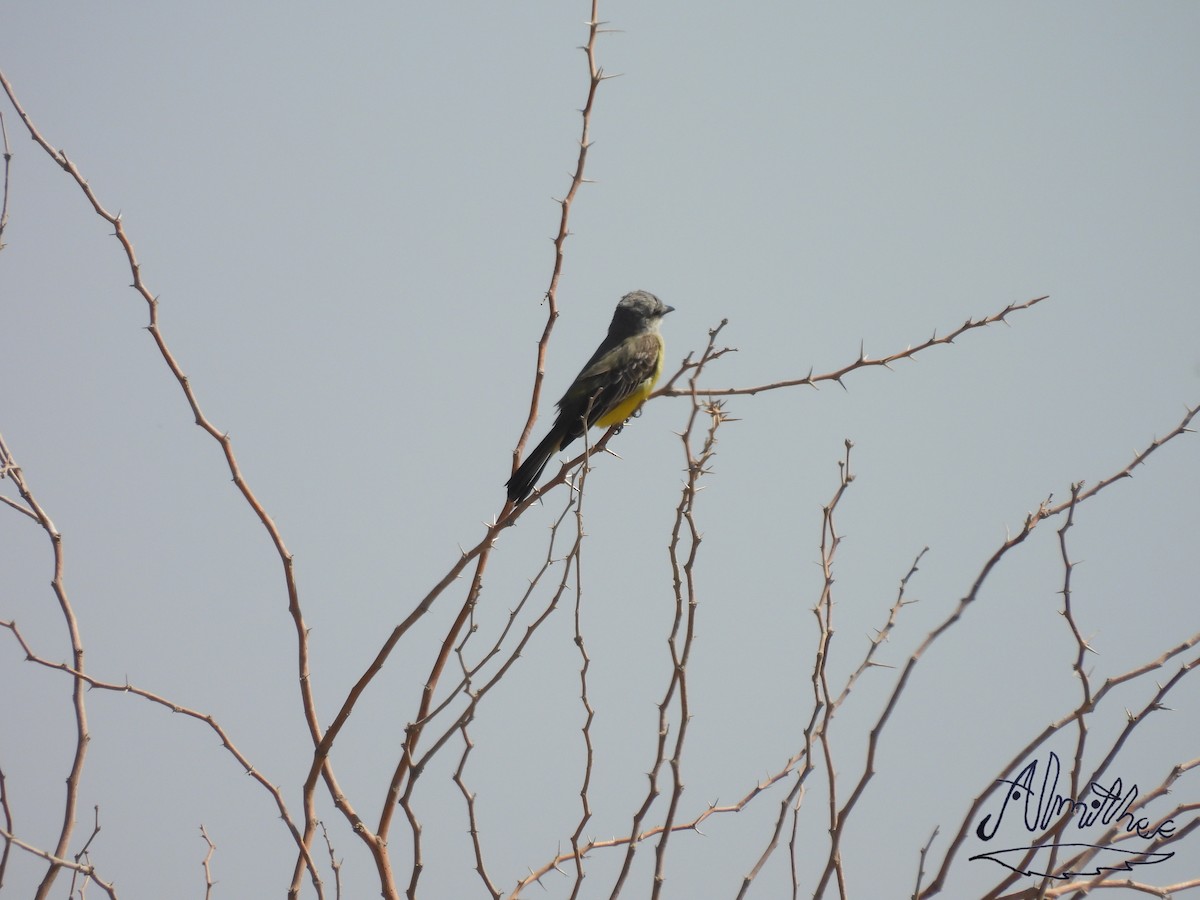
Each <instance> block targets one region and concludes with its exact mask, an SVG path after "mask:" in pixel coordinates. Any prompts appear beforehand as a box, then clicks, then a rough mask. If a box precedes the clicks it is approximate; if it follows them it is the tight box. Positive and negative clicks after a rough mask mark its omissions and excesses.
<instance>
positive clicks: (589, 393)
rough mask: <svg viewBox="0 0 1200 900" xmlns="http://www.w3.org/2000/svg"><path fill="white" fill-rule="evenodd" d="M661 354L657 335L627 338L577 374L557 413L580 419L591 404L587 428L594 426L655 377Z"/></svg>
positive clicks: (660, 341) (640, 335) (648, 334)
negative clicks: (649, 379) (646, 381)
mask: <svg viewBox="0 0 1200 900" xmlns="http://www.w3.org/2000/svg"><path fill="white" fill-rule="evenodd" d="M661 351H662V338H660V337H659V336H658V335H657V334H653V333H647V334H639V335H635V336H634V337H630V338H626V339H625V340H624V341H622V342H621V343H620V344H618V345H617V346H616V347H614V348H613V349H612V350H609V351H608V352H607V353H605V354H604V355H603V356H601V357H600V358H599V359H594V361H593V362H591V363H590V365H588V366H587V367H585V368H584V370H583V371H582V372H580V373H579V376H578V377H577V378H576V379H575V382H574V384H572V385H571V388H570V389H569V390H568V391H567V393H566V394H564V395H563V398H562V399H561V400H559V401H558V407H559V409H561V410H562V411H563V412H564V413H565V414H567V415H573V416H574V417H582V416H583V415H584V412H585V411H586V410H587V404H588V403H589V402H590V403H591V414H590V415H589V416H588V424H589V425H591V424H594V423H595V422H596V420H597V419H599V418H601V417H602V416H603V415H604V414H605V413H607V412H609V411H611V410H613V409H614V408H616V407H617V405H618V404H620V403H621V401H622V400H625V399H627V398H628V397H629V396H630V395H631V394H633V392H634V391H636V390H637V389H638V388H639V387H640V386H641V384H642V383H643V382H644V381H645V380H646V379H647V378H650V377H652V376H653V375H654V372H655V370H657V368H658V356H659V353H660V352H661Z"/></svg>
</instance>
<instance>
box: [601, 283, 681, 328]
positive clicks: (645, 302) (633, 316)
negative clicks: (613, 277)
mask: <svg viewBox="0 0 1200 900" xmlns="http://www.w3.org/2000/svg"><path fill="white" fill-rule="evenodd" d="M674 309H675V307H673V306H667V305H666V304H665V303H663V302H662V301H661V300H659V299H658V298H657V297H655V296H654V295H653V294H652V293H650V292H649V291H631V292H630V293H628V294H626V295H625V296H624V297H622V298H621V302H620V303H618V304H617V311H616V313H615V315H614V316H613V320H614V322H615V321H616V320H617V319H618V318H621V319H628V320H632V321H637V320H643V321H645V322H646V323H647V324H649V323H651V322H657V320H659V319H661V318H662V317H663V316H665V315H666V314H667V313H669V312H672V311H674Z"/></svg>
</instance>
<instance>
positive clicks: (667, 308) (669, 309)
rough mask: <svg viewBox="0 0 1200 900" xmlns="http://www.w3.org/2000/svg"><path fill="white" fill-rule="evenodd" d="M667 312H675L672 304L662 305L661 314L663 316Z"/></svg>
mask: <svg viewBox="0 0 1200 900" xmlns="http://www.w3.org/2000/svg"><path fill="white" fill-rule="evenodd" d="M669 312H675V307H673V306H664V307H663V311H662V314H663V315H664V316H665V315H666V314H667V313H669Z"/></svg>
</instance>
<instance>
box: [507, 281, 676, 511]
mask: <svg viewBox="0 0 1200 900" xmlns="http://www.w3.org/2000/svg"><path fill="white" fill-rule="evenodd" d="M674 311H675V307H673V306H667V305H666V304H665V303H663V302H662V301H661V300H659V299H658V298H657V297H656V296H654V295H653V294H651V293H650V292H649V291H632V292H630V293H628V294H626V295H625V296H624V297H622V298H621V302H620V303H618V304H617V308H616V311H615V312H614V313H613V317H612V323H611V324H610V325H609V326H608V334H607V335H606V336H605V338H604V340H603V341H602V342H601V343H600V346H599V347H597V348H596V352H595V353H593V354H592V358H591V359H589V360H588V361H587V363H586V364H585V365H584V367H583V368H582V369H580V370H579V374H578V375H576V376H575V380H574V381H573V382H571V386H570V387H569V388H567V391H566V393H565V394H563V395H562V399H561V400H559V401H558V404H557V406H558V416H557V418H555V420H554V425H553V426H552V427H551V429H550V431H549V433H548V434H547V435H546V436H545V437H544V438H542V441H541V443H540V444H538V445H537V446H536V447H534V448H533V450H532V451H531V452H530V453H529V455H528V456H526V457H525V460H524V462H522V463H521V465H520V467H519V468H518V469H517V471H516V472H514V473H513V475H512V477H511V478H510V479H508V481H507V482H506V483H505V487H507V488H508V499H509V500H511V501H512V502H513V503H520V502H521V501H522V500H524V499H525V498H526V497H528V496H529V494H530V493H531V492H532V491H533V488H534V486H535V485H536V484H537V482H538V479H539V478H540V477H541V475H542V470H543V469H545V468H546V463H548V462H549V461H550V457H552V456H553V455H554V454H555V453H557V452H558V451H559V450H562V449H563V448H564V447H566V446H568V445H569V444H570V443H571V442H572V441H574V440H575V439H576V438H579V437H581V436H582V435H583V432H584V431H585V425H584V419H585V418H586V420H587V425H588V426H593V427H596V428H611V427H612V426H613V425H620V424H621V423H623V422H624V421H625V420H627V419H628V418H630V417H631V416H633V415H635V414H636V413H637V412H638V410H639V409H641V406H642V404H643V403H645V402H646V398H647V397H649V396H650V392H651V391H652V390H654V385H655V383H656V382H657V381H658V378H659V376H660V375H661V374H662V368H663V356H664V353H665V345H664V344H663V339H662V335H661V334H660V333H659V325H660V323H661V322H662V317H663V316H665V315H666V314H667V313H670V312H674Z"/></svg>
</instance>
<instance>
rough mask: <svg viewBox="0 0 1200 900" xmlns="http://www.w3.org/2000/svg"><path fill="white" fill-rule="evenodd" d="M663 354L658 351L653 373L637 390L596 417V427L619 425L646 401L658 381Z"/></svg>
mask: <svg viewBox="0 0 1200 900" xmlns="http://www.w3.org/2000/svg"><path fill="white" fill-rule="evenodd" d="M664 356H665V354H663V353H662V352H661V351H660V352H659V354H658V365H657V366H656V367H655V369H654V374H653V375H651V376H650V377H649V378H647V379H646V380H645V381H643V382H642V383H641V384H639V385H638V387H637V390H636V391H634V392H633V393H632V394H630V395H629V396H628V397H626V398H625V399H624V400H622V401H621V403H620V404H619V405H617V406H615V407H613V409H612V410H611V411H609V412H607V413H605V414H604V415H602V416H601V417H600V418H598V419H597V420H596V424H595V427H596V428H612V427H613V426H614V425H620V424H621V423H622V422H624V421H625V420H626V419H628V418H629V417H630V416H632V415H633V414H634V413H635V412H637V411H638V410H639V409H640V408H641V406H642V404H643V403H645V402H646V398H647V397H649V396H650V394H651V392H653V390H654V385H655V384H657V383H658V377H659V376H660V375H662V367H663V357H664Z"/></svg>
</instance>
